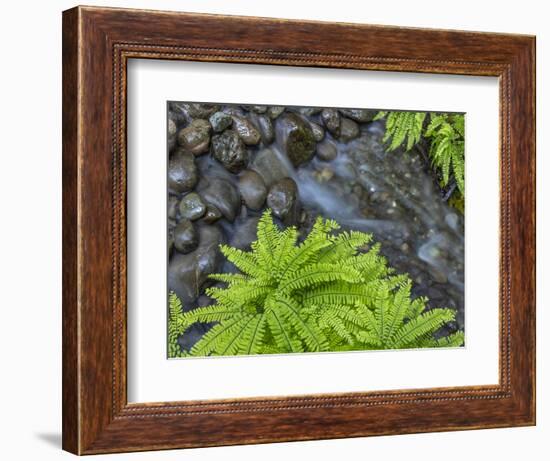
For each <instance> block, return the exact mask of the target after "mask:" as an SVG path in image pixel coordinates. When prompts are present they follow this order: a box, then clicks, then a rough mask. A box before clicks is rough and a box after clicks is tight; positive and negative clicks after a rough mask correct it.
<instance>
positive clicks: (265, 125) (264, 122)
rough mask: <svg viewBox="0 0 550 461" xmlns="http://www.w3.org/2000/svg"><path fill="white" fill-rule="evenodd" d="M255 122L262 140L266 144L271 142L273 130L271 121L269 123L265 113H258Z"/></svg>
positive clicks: (273, 135) (273, 134)
mask: <svg viewBox="0 0 550 461" xmlns="http://www.w3.org/2000/svg"><path fill="white" fill-rule="evenodd" d="M256 122H257V124H258V128H259V129H260V136H261V138H262V142H263V143H264V144H266V145H267V144H270V143H272V142H273V138H274V137H275V132H274V130H273V123H271V119H270V118H269V117H267V116H266V115H259V116H258V117H257V119H256Z"/></svg>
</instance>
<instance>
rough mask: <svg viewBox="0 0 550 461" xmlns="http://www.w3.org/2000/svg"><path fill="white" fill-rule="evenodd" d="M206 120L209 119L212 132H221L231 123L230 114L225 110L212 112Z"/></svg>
mask: <svg viewBox="0 0 550 461" xmlns="http://www.w3.org/2000/svg"><path fill="white" fill-rule="evenodd" d="M208 120H209V121H210V125H212V129H213V130H214V133H221V132H222V131H223V130H225V129H227V128H229V127H230V126H231V124H232V123H233V119H232V118H231V116H230V115H229V114H226V113H225V112H214V113H213V114H212V115H211V116H210V118H209V119H208Z"/></svg>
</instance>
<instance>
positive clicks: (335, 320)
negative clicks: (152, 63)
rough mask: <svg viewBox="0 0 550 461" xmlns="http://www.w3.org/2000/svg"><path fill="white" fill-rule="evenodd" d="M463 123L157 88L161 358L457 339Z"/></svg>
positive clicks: (460, 340)
mask: <svg viewBox="0 0 550 461" xmlns="http://www.w3.org/2000/svg"><path fill="white" fill-rule="evenodd" d="M411 109H414V108H411ZM464 133H465V114H464V113H454V112H445V113H442V112H417V111H414V110H410V111H402V110H399V111H396V110H391V109H390V110H386V109H357V108H335V107H334V108H333V107H301V106H287V107H282V106H266V105H241V104H216V103H210V102H208V103H202V102H180V101H170V102H168V104H167V155H168V171H167V204H168V205H167V211H166V213H167V214H166V222H167V236H168V248H167V265H168V280H167V311H168V312H167V319H168V322H167V345H168V348H167V350H168V353H167V355H168V357H169V358H187V357H221V356H240V355H257V354H287V353H309V352H317V353H320V352H345V351H367V350H395V349H418V348H434V347H447V348H448V347H463V346H464V341H465V331H464V324H465V322H464V194H465V187H464V179H465V178H464V172H465V169H464V147H465V137H464ZM159 315H163V314H162V313H159Z"/></svg>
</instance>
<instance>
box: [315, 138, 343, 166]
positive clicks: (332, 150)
mask: <svg viewBox="0 0 550 461" xmlns="http://www.w3.org/2000/svg"><path fill="white" fill-rule="evenodd" d="M316 153H317V158H318V159H319V160H322V161H324V162H330V161H332V160H334V159H335V158H336V156H337V155H338V148H337V147H336V144H334V143H333V142H332V141H329V140H328V139H325V140H324V141H323V142H320V143H319V144H317V151H316Z"/></svg>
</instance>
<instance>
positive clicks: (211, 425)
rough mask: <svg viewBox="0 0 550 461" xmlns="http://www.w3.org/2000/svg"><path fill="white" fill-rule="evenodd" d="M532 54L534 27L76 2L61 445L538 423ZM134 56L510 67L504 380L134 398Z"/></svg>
mask: <svg viewBox="0 0 550 461" xmlns="http://www.w3.org/2000/svg"><path fill="white" fill-rule="evenodd" d="M274 37H276V40H274ZM534 53H535V40H534V38H533V37H529V36H518V35H506V34H486V33H474V32H457V31H444V30H424V29H407V28H396V27H383V26H367V25H356V24H333V23H320V22H307V21H286V20H277V19H265V18H247V17H222V16H215V15H198V14H185V13H170V12H154V11H138V10H120V9H109V8H92V7H78V8H75V9H72V10H68V11H66V12H64V14H63V448H64V449H66V450H68V451H70V452H73V453H78V454H91V453H105V452H120V451H131V450H135V451H138V450H150V449H167V448H180V447H195V446H211V445H231V444H240V443H265V442H275V441H285V440H310V439H323V438H334V437H357V436H369V435H380V434H402V433H410V432H430V431H440V430H462V429H475V428H487V427H505V426H521V425H531V424H534V422H535V188H534V186H535V132H534V130H535V123H534V118H535V107H534V101H535V99H534V98H535V81H534V76H535V54H534ZM134 58H145V59H174V60H194V61H220V62H233V63H255V64H275V65H293V66H296V65H299V66H312V67H339V68H350V69H366V70H392V71H410V72H432V73H450V74H461V75H491V76H498V77H499V79H500V102H501V116H500V133H501V142H500V159H501V163H500V164H501V200H500V216H501V241H500V244H501V245H500V247H501V261H500V267H501V275H500V319H501V323H500V354H499V365H500V382H499V384H498V385H496V386H475V387H474V386H471V387H457V388H448V389H418V390H414V391H410V390H408V391H392V392H367V393H353V394H334V395H311V396H297V397H269V398H252V399H238V400H231V399H229V400H221V401H220V400H217V401H194V402H161V403H150V404H129V403H128V402H127V398H126V321H125V319H126V309H127V306H126V216H125V210H126V64H127V61H128V59H134Z"/></svg>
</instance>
